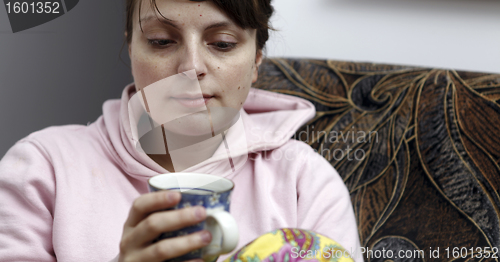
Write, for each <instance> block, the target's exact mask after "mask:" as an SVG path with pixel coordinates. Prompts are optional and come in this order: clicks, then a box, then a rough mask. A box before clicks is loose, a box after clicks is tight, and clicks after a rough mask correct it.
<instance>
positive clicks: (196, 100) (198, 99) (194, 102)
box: [172, 94, 213, 108]
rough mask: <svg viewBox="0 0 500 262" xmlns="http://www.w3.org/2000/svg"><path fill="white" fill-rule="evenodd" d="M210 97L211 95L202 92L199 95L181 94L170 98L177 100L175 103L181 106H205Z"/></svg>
mask: <svg viewBox="0 0 500 262" xmlns="http://www.w3.org/2000/svg"><path fill="white" fill-rule="evenodd" d="M212 98H213V96H212V95H208V94H203V95H202V96H200V94H196V95H191V94H182V95H177V96H175V97H172V99H174V100H175V101H177V103H179V104H181V105H182V106H185V107H191V108H196V107H202V106H205V105H206V104H207V103H208V101H209V100H210V99H212Z"/></svg>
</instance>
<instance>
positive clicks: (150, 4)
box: [134, 0, 233, 23]
mask: <svg viewBox="0 0 500 262" xmlns="http://www.w3.org/2000/svg"><path fill="white" fill-rule="evenodd" d="M137 10H139V11H137ZM134 17H135V19H134V20H135V21H140V22H141V23H144V22H146V21H148V22H150V21H151V20H156V21H158V18H159V19H162V18H163V19H164V18H167V19H170V20H183V19H185V18H198V20H199V21H200V22H202V21H206V20H208V19H212V20H214V19H215V20H223V21H226V22H231V23H233V21H231V19H230V18H229V17H228V16H227V15H226V14H225V13H224V12H223V11H222V10H220V9H219V8H218V7H217V6H216V5H215V4H214V3H213V2H212V1H201V2H198V1H190V0H138V3H137V4H136V6H135V10H134ZM151 18H154V19H151ZM198 20H196V21H195V22H198ZM191 22H192V21H191Z"/></svg>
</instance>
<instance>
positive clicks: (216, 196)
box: [148, 173, 239, 262]
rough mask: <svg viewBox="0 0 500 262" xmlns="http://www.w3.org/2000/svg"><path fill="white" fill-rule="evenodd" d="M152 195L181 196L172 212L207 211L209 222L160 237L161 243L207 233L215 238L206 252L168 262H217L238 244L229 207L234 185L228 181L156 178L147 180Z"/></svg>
mask: <svg viewBox="0 0 500 262" xmlns="http://www.w3.org/2000/svg"><path fill="white" fill-rule="evenodd" d="M148 184H149V190H150V191H151V192H155V191H159V190H176V191H180V192H181V200H180V201H179V203H178V204H177V205H176V206H175V207H174V208H170V209H169V210H172V209H180V208H184V207H190V206H195V205H199V206H203V207H205V208H206V212H207V219H206V220H205V221H202V222H200V223H198V224H196V225H194V226H190V227H186V228H183V229H180V230H176V231H172V232H167V233H163V234H161V235H160V236H159V237H158V239H157V240H156V241H158V240H161V239H165V238H170V237H177V236H182V235H187V234H190V233H193V232H196V231H201V230H203V229H206V230H208V231H210V233H211V234H212V241H211V242H210V244H209V245H208V246H206V247H204V248H201V249H197V250H194V251H192V252H190V253H188V254H186V255H183V256H180V257H177V258H175V259H171V260H167V261H170V262H174V261H186V260H190V259H197V258H201V259H203V260H204V261H215V260H217V258H218V256H219V255H221V254H226V253H229V252H231V251H232V250H233V249H235V248H236V246H237V244H238V239H239V234H238V225H237V224H236V220H235V219H234V218H233V216H231V214H229V203H230V201H231V192H232V190H233V188H234V183H233V182H232V181H231V180H229V179H225V178H221V177H218V176H213V175H206V174H197V173H172V174H162V175H157V176H154V177H152V178H150V179H149V180H148Z"/></svg>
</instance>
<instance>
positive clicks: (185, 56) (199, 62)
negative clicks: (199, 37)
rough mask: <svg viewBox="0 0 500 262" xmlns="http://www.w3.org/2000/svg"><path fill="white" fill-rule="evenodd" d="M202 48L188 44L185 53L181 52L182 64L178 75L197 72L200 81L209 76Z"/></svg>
mask: <svg viewBox="0 0 500 262" xmlns="http://www.w3.org/2000/svg"><path fill="white" fill-rule="evenodd" d="M203 52H204V50H203V48H202V47H200V46H198V45H196V44H187V45H185V46H184V47H183V52H180V63H179V67H178V69H177V73H179V74H180V73H183V72H186V71H189V70H193V69H194V70H195V71H196V76H197V77H198V80H201V79H203V78H204V77H205V76H206V75H207V66H206V63H205V62H206V61H205V57H204V54H203Z"/></svg>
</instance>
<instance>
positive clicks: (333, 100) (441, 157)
mask: <svg viewBox="0 0 500 262" xmlns="http://www.w3.org/2000/svg"><path fill="white" fill-rule="evenodd" d="M254 86H255V87H257V88H261V89H266V90H271V91H275V92H279V93H285V94H291V95H296V96H300V97H303V98H305V99H308V100H309V101H311V102H312V103H313V104H314V105H315V106H316V109H317V113H316V117H315V118H314V119H313V120H311V121H310V122H309V123H308V124H307V125H305V126H304V127H302V129H301V130H300V131H299V132H298V133H297V134H296V136H295V138H296V139H300V140H302V141H305V142H307V143H309V144H310V145H311V146H312V147H313V148H315V149H316V150H318V153H321V154H322V155H323V156H324V157H325V158H326V159H327V160H329V161H330V163H331V164H332V165H333V166H334V167H335V168H336V169H337V170H338V172H339V173H340V175H341V176H342V177H343V179H344V182H345V184H346V185H347V187H348V189H349V190H350V193H351V199H352V204H353V207H354V211H355V214H356V219H357V222H358V225H359V237H360V240H361V245H362V246H363V247H365V248H367V249H366V250H368V249H371V250H372V252H373V251H376V250H380V251H382V250H386V251H388V250H392V251H394V254H396V252H399V250H405V251H408V252H415V250H423V252H424V255H423V258H422V257H420V258H418V256H417V255H413V256H412V255H411V254H409V253H408V254H407V257H403V258H392V259H387V257H379V258H376V257H375V255H372V256H371V257H368V256H367V255H365V259H366V261H499V258H498V257H500V252H499V251H498V249H499V248H500V225H499V223H500V222H499V218H500V216H499V214H500V197H499V191H500V75H499V74H487V73H473V72H462V71H454V70H445V69H431V68H419V67H410V66H397V65H385V64H372V63H358V62H342V61H329V60H308V59H275V58H274V59H273V58H269V59H267V60H266V61H265V62H264V63H263V65H262V66H261V68H260V76H259V80H258V82H257V83H256V84H255V85H254ZM306 134H307V135H306ZM332 226H334V225H332ZM438 248H439V250H438ZM471 248H472V249H471ZM437 250H438V251H437ZM495 251H496V252H495ZM460 252H461V253H460ZM372 254H373V253H372ZM379 254H380V253H379ZM430 254H432V255H433V256H432V258H430ZM487 256H488V257H489V258H486V257H487ZM495 257H496V258H495Z"/></svg>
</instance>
